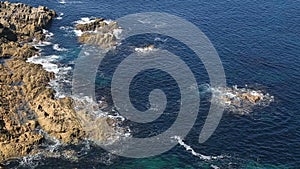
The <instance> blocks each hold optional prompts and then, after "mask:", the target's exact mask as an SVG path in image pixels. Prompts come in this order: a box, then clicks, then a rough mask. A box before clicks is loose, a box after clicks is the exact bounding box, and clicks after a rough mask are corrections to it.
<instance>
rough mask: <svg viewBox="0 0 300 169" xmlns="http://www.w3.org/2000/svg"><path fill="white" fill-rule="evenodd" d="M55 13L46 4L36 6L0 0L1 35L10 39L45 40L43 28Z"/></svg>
mask: <svg viewBox="0 0 300 169" xmlns="http://www.w3.org/2000/svg"><path fill="white" fill-rule="evenodd" d="M55 15H56V13H55V12H54V11H53V10H49V9H48V8H47V7H44V6H39V7H38V8H34V7H31V6H29V5H25V4H22V3H9V2H7V1H5V2H0V16H1V17H0V23H1V25H0V37H4V38H6V39H8V40H10V41H16V40H19V41H21V40H22V41H32V40H33V38H35V39H37V40H43V39H44V38H45V36H44V35H43V33H42V32H43V29H44V28H46V27H47V26H48V24H49V23H50V21H51V20H52V19H53V17H54V16H55ZM1 27H2V28H1ZM1 29H2V32H1Z"/></svg>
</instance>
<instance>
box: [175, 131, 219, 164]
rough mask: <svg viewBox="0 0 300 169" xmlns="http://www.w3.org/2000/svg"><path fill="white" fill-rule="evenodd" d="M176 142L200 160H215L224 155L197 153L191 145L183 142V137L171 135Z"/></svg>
mask: <svg viewBox="0 0 300 169" xmlns="http://www.w3.org/2000/svg"><path fill="white" fill-rule="evenodd" d="M173 138H174V139H175V140H177V142H178V143H179V144H180V145H181V146H183V147H184V148H185V149H186V150H187V151H189V152H191V153H192V154H193V155H194V156H196V157H199V158H200V159H202V160H216V159H220V158H224V156H222V155H221V156H207V155H203V154H200V153H197V152H196V151H195V150H194V149H193V148H192V147H191V146H189V145H187V144H185V143H184V141H183V139H181V138H180V137H179V136H174V137H173Z"/></svg>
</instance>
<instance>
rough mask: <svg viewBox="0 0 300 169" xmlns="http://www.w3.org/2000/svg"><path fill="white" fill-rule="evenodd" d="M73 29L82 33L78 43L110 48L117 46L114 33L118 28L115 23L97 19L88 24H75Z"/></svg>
mask: <svg viewBox="0 0 300 169" xmlns="http://www.w3.org/2000/svg"><path fill="white" fill-rule="evenodd" d="M75 29H76V30H79V31H82V32H83V33H82V35H81V36H79V38H78V41H79V42H80V43H84V44H88V45H97V46H100V47H102V48H110V47H114V46H115V45H116V44H117V41H116V40H117V37H116V32H117V30H120V27H119V26H118V23H117V22H114V21H111V22H106V21H105V20H104V19H102V18H98V19H95V20H94V21H92V22H89V23H85V24H77V25H76V26H75Z"/></svg>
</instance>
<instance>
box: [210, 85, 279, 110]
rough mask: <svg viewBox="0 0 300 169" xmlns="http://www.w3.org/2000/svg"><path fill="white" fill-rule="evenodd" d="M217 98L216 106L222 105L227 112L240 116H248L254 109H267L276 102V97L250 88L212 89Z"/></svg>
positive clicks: (215, 100)
mask: <svg viewBox="0 0 300 169" xmlns="http://www.w3.org/2000/svg"><path fill="white" fill-rule="evenodd" d="M212 93H213V94H214V95H215V96H216V97H215V99H214V100H212V101H213V102H214V103H215V104H222V105H223V106H224V107H225V109H226V110H228V111H230V112H234V113H238V114H248V113H250V112H252V110H253V108H254V107H257V108H258V107H265V106H268V105H269V104H270V103H271V102H273V101H274V97H273V96H270V95H269V94H268V93H264V92H262V91H260V90H254V89H249V88H238V87H237V86H233V87H222V88H221V87H219V88H212Z"/></svg>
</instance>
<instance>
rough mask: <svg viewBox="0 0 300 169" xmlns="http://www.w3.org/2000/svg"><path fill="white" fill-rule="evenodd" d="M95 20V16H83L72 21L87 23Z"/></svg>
mask: <svg viewBox="0 0 300 169" xmlns="http://www.w3.org/2000/svg"><path fill="white" fill-rule="evenodd" d="M95 21H96V19H95V17H83V18H80V20H77V21H75V22H74V23H76V24H87V23H92V22H95Z"/></svg>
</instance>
